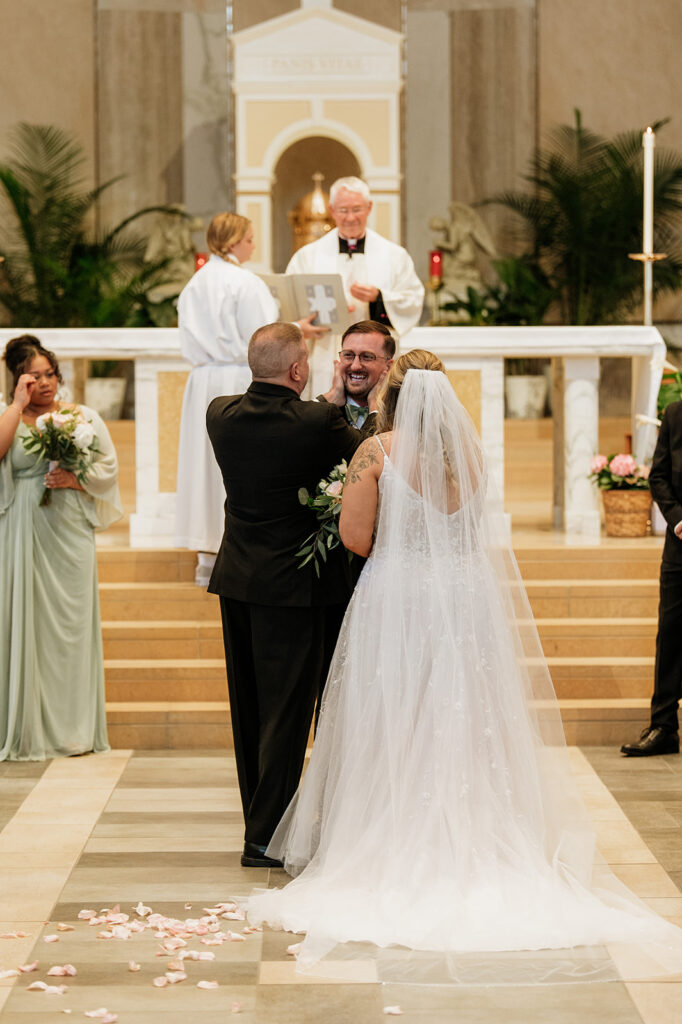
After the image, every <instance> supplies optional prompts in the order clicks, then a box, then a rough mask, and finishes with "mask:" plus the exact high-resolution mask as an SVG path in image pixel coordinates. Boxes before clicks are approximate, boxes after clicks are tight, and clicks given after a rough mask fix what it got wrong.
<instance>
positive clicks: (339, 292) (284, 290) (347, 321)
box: [259, 274, 354, 334]
mask: <svg viewBox="0 0 682 1024" xmlns="http://www.w3.org/2000/svg"><path fill="white" fill-rule="evenodd" d="M259 276H260V278H261V280H262V281H264V282H265V284H266V285H267V286H268V288H269V289H270V291H271V293H272V297H273V298H274V300H275V302H276V303H277V305H278V307H279V317H280V320H290V321H293V320H300V319H301V318H302V317H304V316H310V314H311V313H317V317H316V319H315V321H314V323H315V324H318V325H320V326H321V327H329V328H331V331H332V334H343V332H344V331H345V329H346V328H347V327H350V325H351V324H352V323H353V322H354V321H353V314H352V313H349V312H348V303H347V302H346V296H345V294H344V291H343V281H342V280H341V275H340V274H260V275H259Z"/></svg>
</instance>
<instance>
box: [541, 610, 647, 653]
mask: <svg viewBox="0 0 682 1024" xmlns="http://www.w3.org/2000/svg"><path fill="white" fill-rule="evenodd" d="M535 624H536V626H537V629H538V633H539V634H540V640H541V641H542V649H543V651H544V653H545V657H547V658H551V657H555V658H556V657H559V658H572V657H585V658H587V657H594V658H599V657H609V658H618V657H622V656H629V657H653V656H654V650H655V646H656V627H657V619H656V618H655V617H653V616H651V617H647V618H633V619H614V618H608V617H606V616H605V617H603V618H599V619H578V618H574V619H536V620H535Z"/></svg>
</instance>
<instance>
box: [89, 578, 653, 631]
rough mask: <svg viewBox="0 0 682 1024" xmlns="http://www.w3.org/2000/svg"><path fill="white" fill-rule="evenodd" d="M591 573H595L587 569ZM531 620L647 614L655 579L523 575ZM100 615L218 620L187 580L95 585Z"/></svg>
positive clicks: (214, 603) (214, 607)
mask: <svg viewBox="0 0 682 1024" xmlns="http://www.w3.org/2000/svg"><path fill="white" fill-rule="evenodd" d="M593 571H597V570H595V569H593ZM524 583H525V587H526V592H527V593H528V597H529V600H530V605H531V609H532V611H533V615H534V616H535V618H552V619H558V618H561V619H571V618H579V619H585V618H590V619H592V618H614V617H619V618H620V617H625V618H642V617H643V618H651V617H652V616H655V615H656V611H657V608H658V582H657V580H656V579H625V578H620V579H608V578H607V579H604V578H601V579H573V578H567V579H540V580H537V579H525V580H524ZM100 609H101V615H102V619H106V620H113V621H118V622H120V621H131V622H134V621H137V620H138V619H143V620H149V619H162V620H164V621H168V620H174V621H178V622H186V621H187V620H188V619H189V620H199V621H201V622H219V621H220V611H219V605H218V599H217V597H215V596H214V595H212V594H207V593H206V592H205V591H204V590H203V589H202V588H201V587H197V586H195V585H194V584H193V583H184V582H183V583H165V582H164V583H157V582H154V583H142V582H139V583H132V582H129V583H123V582H121V583H100Z"/></svg>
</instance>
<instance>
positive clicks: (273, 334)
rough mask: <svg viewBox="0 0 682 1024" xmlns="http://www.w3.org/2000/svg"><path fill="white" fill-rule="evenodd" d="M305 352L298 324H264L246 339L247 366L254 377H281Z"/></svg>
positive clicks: (262, 378)
mask: <svg viewBox="0 0 682 1024" xmlns="http://www.w3.org/2000/svg"><path fill="white" fill-rule="evenodd" d="M304 354H305V342H304V341H303V334H302V333H301V328H300V327H299V326H298V324H290V323H282V322H277V323H274V324H265V326H264V327H259V328H258V330H257V331H254V333H253V334H252V336H251V340H250V341H249V355H248V359H249V368H250V370H251V373H252V374H253V376H254V378H257V379H258V380H271V379H272V378H273V377H281V375H282V374H284V373H286V372H287V370H288V369H289V367H290V366H291V365H292V364H293V363H296V362H298V361H299V360H300V359H301V358H302V357H303V356H304Z"/></svg>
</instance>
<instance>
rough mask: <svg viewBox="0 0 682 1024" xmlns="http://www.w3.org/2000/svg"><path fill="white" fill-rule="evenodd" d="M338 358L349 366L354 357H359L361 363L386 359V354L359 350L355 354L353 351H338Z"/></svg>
mask: <svg viewBox="0 0 682 1024" xmlns="http://www.w3.org/2000/svg"><path fill="white" fill-rule="evenodd" d="M339 359H340V360H341V362H342V363H347V364H348V365H349V366H350V364H351V363H352V362H353V360H354V359H359V360H360V362H361V363H365V364H367V363H375V362H376V361H377V359H384V360H386V359H388V356H377V355H375V354H374V352H360V353H359V354H357V355H356V353H355V352H339Z"/></svg>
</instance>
